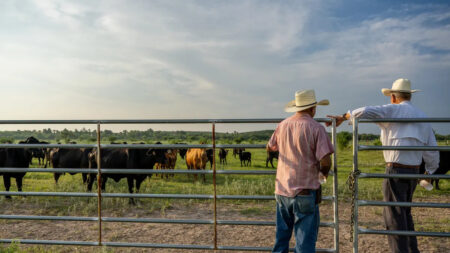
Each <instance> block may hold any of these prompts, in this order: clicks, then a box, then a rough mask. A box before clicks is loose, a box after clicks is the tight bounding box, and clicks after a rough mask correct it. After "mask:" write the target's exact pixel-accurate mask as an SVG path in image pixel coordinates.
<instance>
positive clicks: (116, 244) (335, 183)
mask: <svg viewBox="0 0 450 253" xmlns="http://www.w3.org/2000/svg"><path fill="white" fill-rule="evenodd" d="M282 120H283V119H175V120H171V119H168V120H0V125H2V124H83V125H86V124H95V125H96V126H97V144H96V145H93V144H45V145H44V144H0V148H97V152H98V156H97V159H98V160H97V165H98V167H97V169H87V168H83V169H68V168H63V169H41V168H0V171H1V172H47V173H55V172H61V173H62V172H71V173H96V174H98V175H99V176H98V177H97V180H98V181H97V184H98V190H97V193H86V192H6V191H3V192H0V195H9V196H39V197H50V196H52V197H97V202H98V217H75V216H25V215H0V219H9V220H58V221H97V222H98V240H97V241H61V240H31V239H0V243H12V242H19V243H23V244H45V245H78V246H108V247H140V248H172V249H202V250H214V251H215V250H241V251H270V250H271V248H270V247H251V246H246V247H242V246H220V245H218V243H217V234H218V232H217V225H247V226H248V225H254V226H274V225H275V222H271V221H230V220H218V219H217V200H220V199H228V200H233V199H235V200H236V199H241V200H274V199H275V198H274V196H241V195H217V188H216V175H217V174H222V175H233V174H235V175H236V174H237V175H274V174H275V173H276V171H260V170H216V161H215V158H216V155H215V154H216V153H215V151H216V149H217V148H255V149H256V148H263V149H264V148H265V145H260V144H234V145H217V144H216V138H215V134H216V132H215V126H216V124H237V123H239V124H241V123H245V124H255V123H279V122H280V121H282ZM315 120H316V121H319V122H332V133H331V134H332V143H333V146H334V147H336V121H335V120H334V119H327V118H317V119H315ZM102 124H212V145H209V144H201V145H193V144H192V145H186V144H173V145H165V144H162V145H155V144H149V145H146V144H139V145H134V144H112V145H111V144H101V143H100V140H101V136H100V133H101V125H102ZM102 148H142V149H143V148H162V149H165V148H178V149H179V148H212V149H213V154H214V155H213V170H212V171H211V170H205V171H189V170H146V169H126V170H120V169H102V168H101V164H100V156H101V149H102ZM335 150H336V148H335ZM102 173H104V174H108V173H109V174H111V173H115V174H118V173H135V174H151V173H154V174H167V173H172V174H212V178H213V187H214V195H200V194H128V193H102V192H101V180H100V175H101V174H102ZM330 175H332V176H333V195H332V196H324V197H323V200H326V201H332V202H333V211H334V212H333V214H334V217H333V222H321V223H320V226H321V227H331V228H333V229H334V247H333V248H330V249H317V250H316V252H339V217H338V196H337V193H338V189H337V187H338V181H337V180H338V179H337V155H336V153H335V154H334V155H333V170H332V173H330ZM129 197H133V198H173V199H211V200H213V204H214V205H213V208H214V210H213V220H198V219H197V220H187V219H183V220H181V219H179V220H172V219H153V218H112V217H103V216H102V198H129ZM103 222H133V223H139V222H140V223H171V224H212V225H213V226H214V238H213V239H214V245H177V244H154V243H127V242H104V241H103V240H102V239H103V238H102V223H103ZM292 250H293V249H291V251H292Z"/></svg>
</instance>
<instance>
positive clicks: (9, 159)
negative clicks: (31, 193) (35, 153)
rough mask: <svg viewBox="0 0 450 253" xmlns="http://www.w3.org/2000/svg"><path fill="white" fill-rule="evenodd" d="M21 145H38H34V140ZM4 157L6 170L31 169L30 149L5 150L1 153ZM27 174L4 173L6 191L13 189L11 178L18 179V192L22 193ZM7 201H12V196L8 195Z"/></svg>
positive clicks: (23, 142) (22, 142)
mask: <svg viewBox="0 0 450 253" xmlns="http://www.w3.org/2000/svg"><path fill="white" fill-rule="evenodd" d="M19 144H38V143H34V140H32V139H31V140H27V141H21V142H19ZM0 153H2V154H3V155H1V156H3V159H4V160H3V162H1V163H3V167H6V168H29V166H30V162H31V159H32V156H31V150H30V149H28V148H5V149H2V151H1V152H0ZM25 174H26V172H3V183H4V185H5V190H6V191H9V188H10V187H11V178H12V177H13V178H15V179H16V184H17V190H18V191H19V192H21V191H22V180H23V177H24V176H25ZM5 197H6V198H7V199H11V196H8V195H6V196H5Z"/></svg>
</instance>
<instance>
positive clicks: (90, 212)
mask: <svg viewBox="0 0 450 253" xmlns="http://www.w3.org/2000/svg"><path fill="white" fill-rule="evenodd" d="M248 151H250V152H251V153H252V166H251V167H241V166H240V161H239V159H238V158H234V157H233V156H232V151H231V150H230V152H229V154H228V157H227V161H228V164H227V165H225V166H223V165H220V164H217V169H218V170H275V169H272V168H266V166H265V160H266V152H265V150H263V149H251V150H248ZM216 156H217V154H216ZM337 157H338V196H339V201H340V202H342V203H348V204H349V200H350V198H351V194H350V191H349V189H348V185H347V182H346V181H347V177H348V175H349V173H350V171H351V170H352V161H353V158H352V151H351V149H350V148H347V149H343V150H337ZM216 161H217V162H218V161H219V158H218V157H216ZM33 164H34V165H33V166H31V167H37V160H34V161H33ZM274 165H275V166H276V164H274ZM269 166H270V164H269ZM359 166H360V170H361V171H363V172H368V173H384V160H383V156H382V152H381V151H362V152H360V153H359ZM176 169H186V164H185V160H182V159H181V158H180V157H179V156H178V158H177V164H176ZM207 169H209V163H208V165H207ZM274 179H275V176H274V175H218V176H217V194H219V195H273V192H274ZM381 181H382V179H361V180H360V183H359V198H360V199H367V200H381V199H382V193H381ZM323 187H324V188H323V189H324V195H325V196H326V195H331V194H332V177H331V176H330V177H329V178H328V181H327V183H326V184H324V185H323ZM440 187H441V190H433V191H426V190H425V189H423V188H422V187H420V186H418V187H417V190H416V192H415V195H414V196H415V198H421V199H428V198H429V199H439V200H441V201H443V202H448V200H449V196H450V195H449V194H450V183H449V182H448V180H441V181H440ZM94 189H95V186H94ZM0 190H1V191H4V190H5V189H4V186H3V184H2V185H1V187H0ZM11 191H17V189H16V185H15V182H12V188H11ZM23 191H33V192H37V191H42V192H85V191H86V190H85V186H84V185H83V184H82V180H81V175H80V174H76V175H73V176H72V175H69V174H66V175H64V176H62V177H61V178H60V180H59V183H58V185H56V184H55V182H54V179H53V174H50V173H27V175H26V176H25V178H24V183H23ZM94 191H95V190H94ZM106 192H117V193H118V192H122V193H128V187H127V182H126V180H125V179H122V180H121V181H120V182H118V183H116V182H114V181H113V180H111V179H110V180H108V183H107V185H106ZM140 193H174V194H213V184H212V175H207V176H206V183H203V182H201V181H200V180H199V181H197V182H195V183H194V182H193V180H192V178H188V177H187V175H182V174H179V175H175V176H174V177H173V178H169V179H165V178H164V179H162V178H161V176H160V175H153V177H151V178H150V179H149V178H147V179H146V180H145V181H144V182H143V184H142V186H141V191H140ZM205 202H210V200H178V199H139V201H138V203H137V205H136V206H130V204H129V201H128V199H127V198H104V199H103V202H102V208H103V212H104V213H106V215H107V216H115V217H121V216H123V217H129V216H128V214H129V211H130V210H138V212H134V213H133V215H134V216H136V217H141V216H142V217H145V216H146V215H149V214H151V213H154V212H160V213H164V212H165V211H166V210H168V209H170V208H171V207H172V206H173V205H186V206H188V205H192V204H194V205H195V204H201V203H205ZM222 204H223V205H227V204H232V205H233V206H238V207H240V208H239V210H240V211H239V212H240V213H241V215H242V216H244V217H251V216H252V215H259V214H261V213H268V212H269V213H270V212H273V213H274V212H275V208H274V207H275V205H274V203H273V201H245V200H233V201H231V200H220V201H219V205H222ZM324 204H325V205H327V204H328V205H329V202H328V203H326V202H325V203H324ZM0 205H1V206H2V208H0V209H1V210H2V213H5V212H7V213H9V214H11V213H13V212H14V211H13V210H20V209H21V208H23V207H24V206H27V205H29V206H32V207H39V208H34V210H33V215H56V216H97V200H96V198H91V199H88V198H75V197H70V198H62V197H14V196H13V200H12V201H11V200H6V199H5V198H4V197H1V198H0ZM6 206H7V208H8V210H6V209H5V207H6ZM374 210H375V209H374ZM376 210H378V209H376ZM375 212H380V211H375ZM445 221H446V222H447V223H448V217H447V218H445ZM1 222H9V221H4V220H3V221H0V223H1ZM420 229H422V230H424V231H433V230H435V229H436V227H433V226H430V227H426V226H422V227H420ZM438 229H442V228H441V227H439V228H438ZM447 229H448V228H447ZM35 249H36V250H32V251H33V252H41V248H40V247H36V248H35ZM20 250H21V249H20V247H18V246H17V245H11V246H9V247H7V248H1V247H0V252H21V251H20ZM42 252H47V251H45V250H44V249H42Z"/></svg>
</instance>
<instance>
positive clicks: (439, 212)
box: [0, 199, 450, 253]
mask: <svg viewBox="0 0 450 253" xmlns="http://www.w3.org/2000/svg"><path fill="white" fill-rule="evenodd" d="M415 201H420V200H415ZM427 201H433V202H439V200H429V199H427ZM441 202H442V200H441ZM3 203H4V204H3V205H8V202H3ZM3 207H4V208H2V209H3V210H7V211H4V213H3V214H12V213H14V214H16V215H17V214H22V215H27V214H29V215H33V208H32V207H31V206H27V207H24V208H20V209H19V210H18V209H17V208H16V210H9V209H8V208H7V207H6V208H5V206H3ZM260 207H262V206H259V204H252V210H258V208H260ZM261 209H262V208H261ZM320 209H321V221H323V222H331V221H332V213H333V209H332V206H331V205H330V204H324V205H321V208H320ZM243 210H248V206H245V205H244V206H243V205H232V204H220V205H219V206H218V220H258V221H263V220H264V221H273V220H274V216H275V214H274V212H272V211H261V212H258V211H256V212H251V213H243ZM265 210H267V208H266V209H265ZM350 211H351V209H350V205H349V203H341V204H340V206H339V220H340V226H339V230H340V236H339V248H340V252H345V253H346V252H352V243H351V242H350V241H349V239H350V229H349V228H350V227H349V221H350V213H351V212H350ZM126 213H127V217H141V218H144V217H143V216H142V214H140V213H139V212H134V211H133V209H132V208H130V209H129V210H127V211H126ZM413 215H414V219H415V222H416V229H417V228H418V229H417V230H420V229H421V228H422V227H426V228H434V230H436V229H438V231H445V232H449V230H450V228H449V226H450V225H449V223H450V222H449V220H450V219H449V217H450V210H448V209H432V208H430V209H426V208H413ZM103 216H105V217H111V216H113V215H111V214H109V213H108V212H107V211H105V212H104V213H103ZM212 217H213V212H212V207H211V205H210V204H195V205H192V206H185V205H179V206H177V205H174V206H172V207H171V208H169V209H167V210H165V212H164V214H161V213H160V212H153V213H152V215H150V216H149V215H146V216H145V218H170V219H212ZM360 220H361V223H360V225H361V226H367V227H370V228H373V229H383V220H382V208H380V207H365V208H361V209H360ZM0 227H1V229H0V238H21V239H41V240H73V241H96V240H97V238H98V231H97V223H96V222H68V221H21V220H0ZM274 231H275V227H273V226H228V225H219V226H218V245H220V246H255V247H271V246H272V244H273V242H274ZM213 234H214V232H213V226H212V225H178V224H174V225H172V224H150V223H146V224H143V223H103V240H104V241H113V242H141V243H158V244H199V245H212V244H213ZM333 237H334V236H333V229H331V228H321V229H320V232H319V239H318V242H317V247H318V248H332V247H333ZM359 241H360V246H359V250H360V252H375V253H376V252H389V250H388V245H387V239H386V237H385V236H382V235H361V236H360V237H359ZM418 241H419V247H420V250H421V252H423V253H427V252H430V253H431V252H443V253H444V252H450V239H449V238H434V237H433V238H432V237H418ZM22 247H28V246H27V245H22ZM30 247H31V246H30ZM42 247H44V246H42ZM48 249H49V251H59V252H174V253H175V252H211V251H207V250H177V249H142V248H107V249H105V248H99V247H79V246H50V247H49V248H48ZM30 251H32V250H31V248H30ZM221 252H224V251H221ZM233 252H236V251H233Z"/></svg>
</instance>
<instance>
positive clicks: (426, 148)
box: [358, 145, 450, 151]
mask: <svg viewBox="0 0 450 253" xmlns="http://www.w3.org/2000/svg"><path fill="white" fill-rule="evenodd" d="M358 150H360V151H361V150H415V151H450V146H366V145H361V146H359V147H358Z"/></svg>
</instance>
